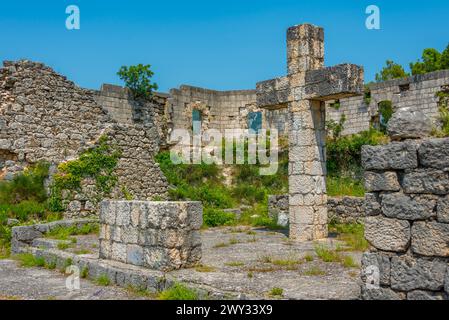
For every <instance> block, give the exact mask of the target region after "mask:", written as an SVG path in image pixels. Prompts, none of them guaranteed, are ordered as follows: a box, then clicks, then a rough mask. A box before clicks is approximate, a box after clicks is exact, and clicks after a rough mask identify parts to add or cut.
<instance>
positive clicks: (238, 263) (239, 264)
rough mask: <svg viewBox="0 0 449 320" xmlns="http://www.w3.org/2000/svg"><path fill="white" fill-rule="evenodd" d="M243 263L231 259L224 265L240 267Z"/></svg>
mask: <svg viewBox="0 0 449 320" xmlns="http://www.w3.org/2000/svg"><path fill="white" fill-rule="evenodd" d="M244 265H245V264H244V263H243V262H241V261H232V262H227V263H225V266H228V267H242V266H244Z"/></svg>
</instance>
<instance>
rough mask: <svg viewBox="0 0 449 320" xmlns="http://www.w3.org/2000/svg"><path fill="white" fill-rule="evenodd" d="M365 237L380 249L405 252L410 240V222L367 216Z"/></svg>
mask: <svg viewBox="0 0 449 320" xmlns="http://www.w3.org/2000/svg"><path fill="white" fill-rule="evenodd" d="M365 238H366V240H368V242H369V243H370V244H371V245H373V246H374V247H376V248H377V249H379V250H385V251H394V252H405V251H406V250H407V248H408V245H409V242H410V223H409V222H408V221H405V220H397V219H390V218H385V217H382V216H374V217H367V218H366V219H365Z"/></svg>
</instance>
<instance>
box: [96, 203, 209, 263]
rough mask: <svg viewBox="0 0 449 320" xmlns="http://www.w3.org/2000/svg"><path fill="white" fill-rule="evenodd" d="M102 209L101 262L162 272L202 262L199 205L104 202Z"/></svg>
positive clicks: (201, 218) (200, 213)
mask: <svg viewBox="0 0 449 320" xmlns="http://www.w3.org/2000/svg"><path fill="white" fill-rule="evenodd" d="M100 207H101V209H100V237H99V238H100V259H109V260H115V261H119V262H123V263H128V264H133V265H136V266H143V267H147V268H150V269H156V270H163V271H169V270H173V269H179V268H184V267H191V266H193V265H195V264H196V263H198V262H199V261H200V259H201V237H200V233H199V230H200V228H201V225H202V223H203V212H202V205H201V203H200V202H151V201H103V202H102V203H101V206H100Z"/></svg>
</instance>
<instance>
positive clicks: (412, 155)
mask: <svg viewBox="0 0 449 320" xmlns="http://www.w3.org/2000/svg"><path fill="white" fill-rule="evenodd" d="M417 148H418V145H417V144H416V143H415V142H414V141H405V142H396V143H390V144H387V145H383V146H363V147H362V166H363V168H365V170H401V169H414V168H417V167H418V156H417V151H416V150H417Z"/></svg>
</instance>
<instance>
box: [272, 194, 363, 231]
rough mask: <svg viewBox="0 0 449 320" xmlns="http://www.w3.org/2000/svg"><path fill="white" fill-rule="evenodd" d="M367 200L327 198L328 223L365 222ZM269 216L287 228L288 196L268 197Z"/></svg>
mask: <svg viewBox="0 0 449 320" xmlns="http://www.w3.org/2000/svg"><path fill="white" fill-rule="evenodd" d="M364 204H365V198H360V197H327V210H328V222H337V223H355V222H363V220H364V217H365V211H364ZM268 215H269V216H270V218H272V219H274V220H275V221H277V223H278V224H279V225H280V226H287V225H288V223H289V215H288V195H286V194H285V195H272V196H268Z"/></svg>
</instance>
